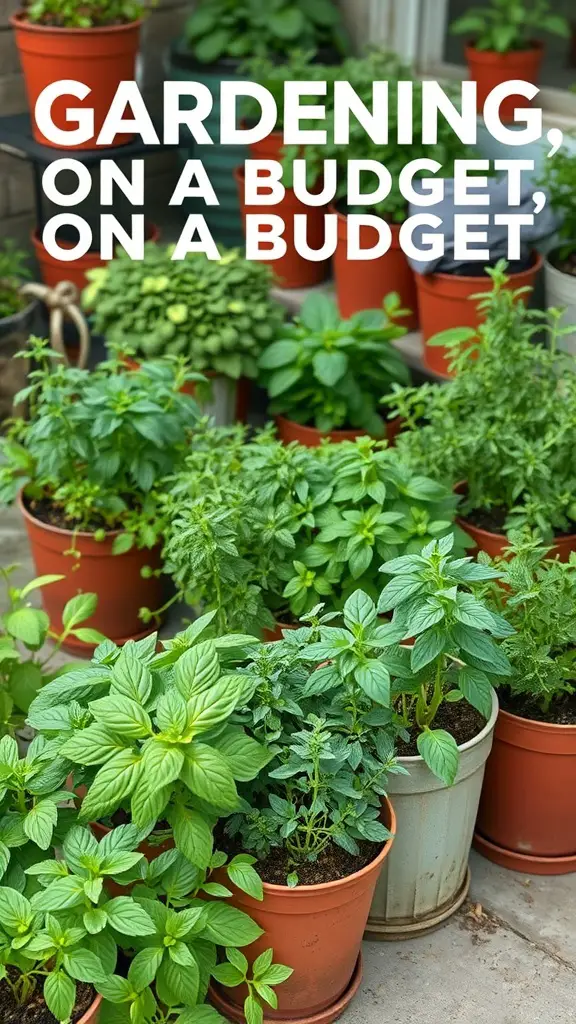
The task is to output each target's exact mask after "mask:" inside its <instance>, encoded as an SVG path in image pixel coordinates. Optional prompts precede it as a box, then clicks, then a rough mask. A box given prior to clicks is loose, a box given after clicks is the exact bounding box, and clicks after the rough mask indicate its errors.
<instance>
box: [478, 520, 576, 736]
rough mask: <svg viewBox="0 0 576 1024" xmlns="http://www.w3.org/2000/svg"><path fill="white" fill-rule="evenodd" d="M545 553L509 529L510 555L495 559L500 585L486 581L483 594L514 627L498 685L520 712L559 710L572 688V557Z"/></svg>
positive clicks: (575, 581)
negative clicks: (506, 672)
mask: <svg viewBox="0 0 576 1024" xmlns="http://www.w3.org/2000/svg"><path fill="white" fill-rule="evenodd" d="M546 554H547V552H546V549H545V548H544V549H543V548H542V547H540V546H535V545H534V543H533V542H532V543H530V540H528V541H527V540H526V538H525V536H523V535H522V534H521V533H519V532H513V533H512V534H511V545H510V549H509V551H508V555H509V557H508V558H507V559H502V561H501V562H499V563H497V568H498V570H499V572H500V573H501V579H502V583H503V584H504V587H505V589H504V590H503V589H502V587H501V586H500V587H497V586H491V587H490V591H489V593H488V595H487V600H488V602H489V604H490V606H491V607H492V608H494V609H495V610H496V611H501V610H502V611H504V612H505V614H506V618H507V619H508V621H509V622H510V624H511V625H512V626H513V627H514V629H515V630H516V632H515V634H514V635H513V636H511V637H509V638H508V639H506V640H505V641H504V643H503V645H502V648H503V650H504V651H505V653H506V654H507V656H508V658H509V659H510V663H511V665H512V672H511V674H510V676H509V677H507V678H506V680H505V681H504V684H503V685H504V690H505V693H506V694H508V695H509V696H510V698H511V699H512V702H513V704H514V702H518V703H517V706H518V707H519V708H520V709H524V708H526V712H525V711H521V712H520V713H522V714H523V715H524V716H526V713H528V714H530V712H532V714H534V717H539V715H544V716H548V715H550V713H552V715H554V714H557V713H560V715H561V714H562V711H563V707H564V705H565V704H566V702H567V701H568V700H569V698H570V697H571V696H572V695H573V694H574V693H576V682H575V680H576V559H575V557H574V556H573V555H571V556H570V561H569V562H560V561H559V560H558V559H556V558H547V557H546ZM549 720H553V719H552V718H551V719H549ZM557 721H560V722H561V724H562V720H561V719H557ZM566 721H570V720H568V719H567V720H566Z"/></svg>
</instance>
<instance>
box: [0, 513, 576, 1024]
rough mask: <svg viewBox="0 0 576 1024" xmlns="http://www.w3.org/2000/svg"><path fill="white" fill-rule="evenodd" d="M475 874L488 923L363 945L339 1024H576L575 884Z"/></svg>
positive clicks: (14, 523) (16, 551) (9, 548)
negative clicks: (359, 975) (357, 981)
mask: <svg viewBox="0 0 576 1024" xmlns="http://www.w3.org/2000/svg"><path fill="white" fill-rule="evenodd" d="M14 562H17V563H20V566H21V568H20V569H19V570H18V573H17V575H16V576H15V579H14V582H15V583H16V584H23V583H25V582H26V581H27V580H29V579H31V578H32V576H33V575H34V567H33V565H32V562H31V558H30V552H29V549H28V543H27V540H26V536H25V533H24V529H23V524H22V522H21V519H20V516H19V514H18V512H17V510H16V509H8V510H7V509H1V510H0V564H2V565H8V564H12V563H14ZM4 607H5V600H4V594H3V593H0V610H2V609H3V608H4ZM177 628H178V624H177V623H173V629H174V631H176V629H177ZM62 660H69V656H63V658H62ZM471 867H472V889H471V901H472V904H473V905H476V904H480V906H481V907H482V915H483V914H486V915H487V916H486V917H485V916H480V923H479V924H478V923H477V921H476V918H475V916H473V917H470V916H467V912H468V915H469V910H468V908H466V907H464V908H463V910H462V911H461V912H460V913H459V914H457V915H456V916H455V917H454V918H452V920H450V921H449V922H448V923H447V924H446V925H445V926H444V928H442V929H441V930H440V931H437V932H435V933H433V934H432V935H428V936H426V937H424V938H421V939H413V940H409V941H406V942H389V943H377V942H367V943H365V944H364V977H363V981H362V985H361V988H360V992H359V994H358V996H357V998H356V1000H355V1002H354V1003H353V1004H352V1006H350V1007H349V1009H348V1010H347V1011H346V1013H345V1014H344V1015H343V1017H342V1018H341V1019H342V1021H343V1022H344V1024H388V1022H390V1024H576V915H575V909H576V874H573V875H563V876H559V877H557V878H543V877H537V876H528V875H522V874H516V873H515V872H512V871H506V870H505V869H504V868H498V867H496V866H495V865H493V864H490V863H489V862H488V861H486V860H484V859H483V858H482V857H480V856H479V855H478V854H475V853H473V854H472V858H471ZM478 913H480V912H478Z"/></svg>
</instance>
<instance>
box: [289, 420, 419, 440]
mask: <svg viewBox="0 0 576 1024" xmlns="http://www.w3.org/2000/svg"><path fill="white" fill-rule="evenodd" d="M276 427H277V429H278V436H279V438H280V440H281V441H282V442H283V443H284V444H290V442H291V441H298V442H299V444H302V445H304V447H305V448H318V446H319V445H320V444H321V443H322V441H323V440H324V438H329V439H330V441H333V442H334V443H335V444H337V443H339V442H341V441H355V440H356V438H357V437H368V433H367V431H366V430H360V429H358V430H331V431H330V433H329V434H323V433H322V431H320V430H317V429H316V427H305V426H302V424H301V423H295V422H294V420H288V419H286V417H285V416H276ZM401 427H402V421H401V420H400V418H399V417H398V418H397V419H395V420H387V421H386V439H387V441H388V443H389V444H393V443H394V438H395V437H396V435H397V434H399V433H400V429H401Z"/></svg>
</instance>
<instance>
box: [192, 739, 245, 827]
mask: <svg viewBox="0 0 576 1024" xmlns="http://www.w3.org/2000/svg"><path fill="white" fill-rule="evenodd" d="M181 778H182V781H183V782H184V783H185V784H186V785H187V786H188V788H189V789H190V790H191V791H192V792H193V793H195V794H196V796H199V797H201V799H202V800H206V801H207V803H209V804H212V805H213V806H214V807H216V808H218V809H219V810H221V811H232V810H235V809H236V808H237V806H238V793H237V791H236V783H235V782H234V778H233V776H232V772H231V770H230V768H229V766H228V763H227V761H226V760H225V758H224V757H223V756H222V754H220V753H219V752H218V751H217V750H213V749H212V747H209V746H207V745H206V744H205V743H194V744H192V745H191V747H190V749H189V751H188V752H187V754H186V757H185V759H184V767H183V769H182V774H181Z"/></svg>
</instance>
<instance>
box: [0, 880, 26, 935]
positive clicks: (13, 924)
mask: <svg viewBox="0 0 576 1024" xmlns="http://www.w3.org/2000/svg"><path fill="white" fill-rule="evenodd" d="M32 917H33V911H32V906H31V905H30V903H29V901H28V900H27V899H26V897H25V896H22V895H21V894H20V893H19V892H17V890H16V889H11V888H9V887H8V886H2V887H0V921H1V922H2V927H3V928H4V929H7V930H8V932H9V933H13V934H16V933H17V932H21V930H22V931H25V930H26V929H27V928H28V927H29V926H30V924H31V922H32Z"/></svg>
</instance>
